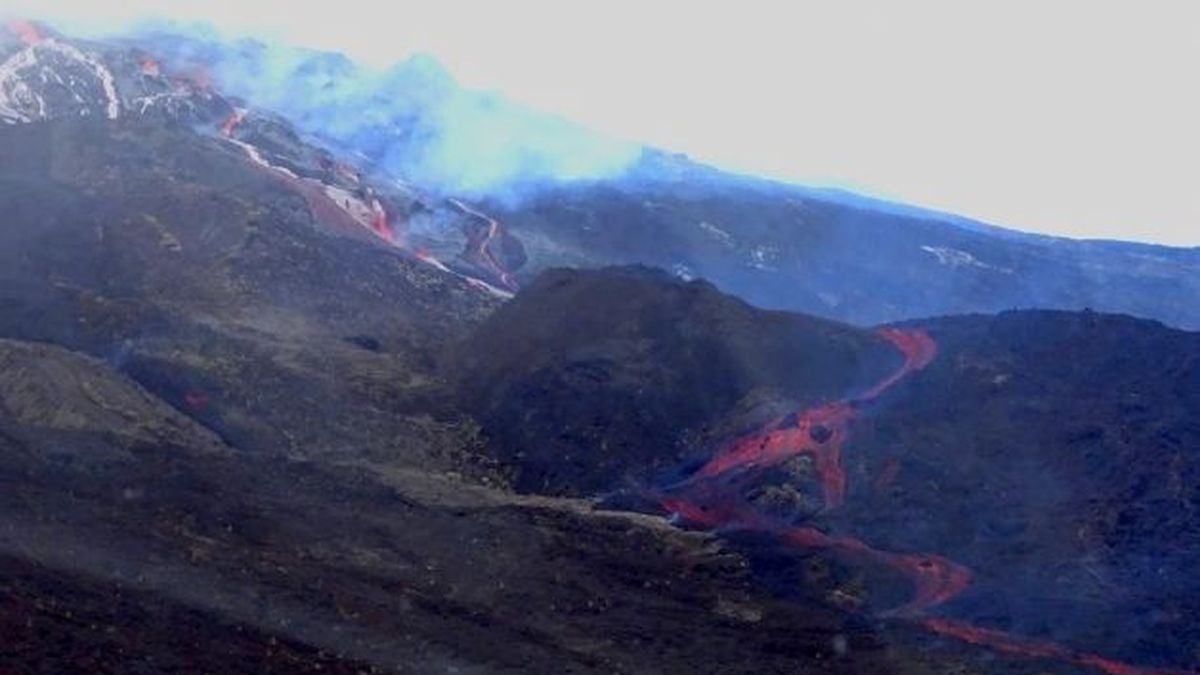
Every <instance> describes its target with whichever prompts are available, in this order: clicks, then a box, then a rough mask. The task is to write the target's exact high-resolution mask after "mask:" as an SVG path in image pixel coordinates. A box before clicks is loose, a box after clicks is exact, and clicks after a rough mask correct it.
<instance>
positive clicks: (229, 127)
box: [221, 108, 246, 138]
mask: <svg viewBox="0 0 1200 675" xmlns="http://www.w3.org/2000/svg"><path fill="white" fill-rule="evenodd" d="M244 119H246V111H245V110H243V109H241V108H234V110H233V112H232V113H230V114H229V117H226V118H225V121H224V122H223V123H222V124H221V135H222V136H224V137H226V138H230V137H232V136H233V132H235V131H237V128H238V127H239V126H240V125H241V124H242V120H244Z"/></svg>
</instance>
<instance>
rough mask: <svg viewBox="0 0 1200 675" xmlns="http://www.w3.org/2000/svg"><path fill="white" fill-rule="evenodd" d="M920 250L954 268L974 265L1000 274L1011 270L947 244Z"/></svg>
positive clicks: (1010, 272) (925, 247)
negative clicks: (986, 261)
mask: <svg viewBox="0 0 1200 675" xmlns="http://www.w3.org/2000/svg"><path fill="white" fill-rule="evenodd" d="M921 250H922V251H925V252H926V253H929V254H930V255H932V256H934V257H935V258H937V261H938V263H939V264H942V265H945V266H947V267H952V268H955V269H957V268H960V267H976V268H979V269H985V270H994V271H996V272H1000V273H1001V274H1012V270H1011V269H1009V268H1007V267H999V266H996V265H989V264H988V263H985V262H983V261H982V260H980V259H978V258H976V257H975V256H973V255H971V254H970V253H967V252H966V251H960V250H959V249H956V248H950V247H949V246H922V247H921Z"/></svg>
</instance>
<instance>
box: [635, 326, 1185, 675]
mask: <svg viewBox="0 0 1200 675" xmlns="http://www.w3.org/2000/svg"><path fill="white" fill-rule="evenodd" d="M879 335H880V336H881V337H882V338H884V339H885V340H887V341H888V342H889V343H891V345H892V346H894V347H895V348H896V349H897V350H898V351H899V352H900V353H901V355H902V356H903V357H904V360H903V363H902V364H901V366H900V367H899V368H897V369H896V370H895V371H893V372H892V373H891V374H889V375H888V376H887V377H885V378H884V379H882V380H880V381H879V382H878V383H876V384H874V385H873V386H871V387H870V388H868V389H867V390H866V391H864V392H863V393H861V394H859V395H857V396H853V397H850V398H847V399H844V400H841V401H835V402H832V403H826V404H824V405H820V406H816V407H813V408H810V409H807V410H801V411H798V412H796V413H793V414H790V415H787V416H785V417H783V418H781V419H778V420H775V421H774V422H772V423H771V424H769V425H767V427H766V428H765V429H764V430H763V431H761V432H758V433H755V434H752V435H750V436H747V437H744V438H741V439H738V440H736V441H734V442H733V443H732V444H730V445H729V447H728V448H726V449H724V450H723V451H721V452H719V453H717V454H716V455H715V456H714V457H713V458H712V459H711V460H709V461H708V462H707V463H706V464H704V465H703V466H701V467H700V469H699V470H697V471H696V472H695V473H694V474H692V475H691V476H689V477H688V478H687V479H685V480H683V481H681V482H678V483H676V484H674V485H672V486H670V487H668V488H666V489H664V490H663V491H662V492H661V493H660V494H659V498H658V501H659V503H660V504H661V505H662V507H663V508H664V509H666V510H667V511H668V512H670V513H672V514H673V516H674V518H675V519H677V520H682V521H685V522H687V523H690V524H692V525H694V526H698V527H702V528H705V529H710V530H740V531H746V532H759V533H764V534H768V535H772V536H774V537H775V539H776V540H777V541H778V542H780V543H781V544H782V545H784V546H789V547H796V548H800V549H805V550H821V551H827V552H829V553H831V554H833V555H836V556H837V557H838V558H840V559H842V560H844V561H846V562H848V563H851V564H863V565H873V566H882V567H886V568H889V569H892V570H894V571H896V572H899V573H901V574H902V575H903V576H904V577H905V578H907V579H908V580H909V582H910V583H911V585H912V596H911V597H910V598H909V600H908V601H907V602H905V603H903V604H902V605H900V606H898V607H892V608H890V609H887V610H884V611H882V612H880V616H881V617H886V618H895V619H904V620H909V621H914V622H916V623H917V624H919V625H921V626H923V627H924V628H926V629H927V630H929V631H930V632H932V633H935V634H937V635H941V636H944V637H949V638H953V639H956V640H960V641H963V642H967V643H970V644H976V645H981V646H986V647H988V648H991V649H994V650H996V651H999V652H1003V653H1007V654H1013V655H1018V656H1024V657H1030V658H1046V659H1055V660H1059V661H1066V662H1069V663H1072V664H1075V665H1079V666H1084V667H1089V668H1095V669H1097V670H1100V671H1102V672H1104V673H1107V674H1108V675H1152V674H1162V673H1167V672H1169V671H1159V670H1151V669H1145V668H1140V667H1137V666H1132V665H1129V664H1125V663H1121V662H1119V661H1114V660H1111V659H1106V658H1104V657H1101V656H1097V655H1094V654H1087V653H1084V652H1079V651H1075V650H1072V649H1070V648H1067V647H1064V646H1061V645H1058V644H1055V643H1052V642H1047V641H1042V640H1035V639H1030V638H1023V637H1020V636H1016V635H1011V634H1009V633H1005V632H1003V631H998V630H994V629H990V628H982V627H978V626H973V625H971V624H968V623H964V622H960V621H953V620H950V619H944V618H939V617H930V616H926V614H927V612H928V611H929V610H931V609H934V608H936V607H938V606H939V605H942V604H944V603H946V602H948V601H950V600H952V599H953V598H955V597H957V596H958V595H959V594H961V593H962V592H963V591H965V590H966V589H967V587H968V586H969V585H970V583H971V579H972V575H971V571H970V570H969V569H967V568H966V567H964V566H963V565H960V564H958V563H956V562H954V561H952V560H949V559H947V558H945V557H942V556H939V555H935V554H929V553H898V552H893V551H883V550H879V549H876V548H873V547H872V546H870V545H869V544H867V543H865V542H863V541H862V540H860V539H857V538H855V537H852V536H847V535H836V534H830V533H826V532H822V531H821V530H818V529H817V528H815V527H808V526H801V525H795V524H793V522H790V521H788V520H785V519H782V518H780V517H777V516H774V515H770V514H768V513H765V512H763V511H761V510H759V509H758V508H756V507H755V505H754V504H753V503H752V502H751V501H750V500H749V499H748V498H747V497H746V494H747V487H750V486H752V485H753V484H754V483H755V481H758V480H760V479H762V478H763V477H764V474H765V473H766V472H767V471H768V470H770V469H771V468H772V467H775V466H778V465H780V464H782V463H784V462H786V461H787V460H789V459H791V458H795V457H801V456H808V457H810V458H812V461H813V468H814V471H815V473H816V477H817V478H818V480H819V483H820V485H821V489H822V492H823V502H824V510H825V511H829V510H832V509H836V508H837V507H839V506H841V505H842V504H843V502H844V501H845V498H846V474H845V471H844V470H843V468H842V451H843V448H844V446H845V443H846V441H847V440H848V438H849V426H850V422H851V421H852V420H854V419H855V417H857V415H858V413H859V411H860V410H861V409H862V408H863V407H864V406H865V405H866V404H868V403H870V402H872V401H874V400H875V399H877V398H879V397H880V396H882V395H883V394H884V393H885V392H887V391H888V390H889V389H891V388H892V387H893V386H895V385H896V384H897V383H898V382H900V381H901V380H903V379H904V378H905V377H907V376H908V375H910V374H911V373H913V372H916V371H918V370H921V369H923V368H925V367H926V366H928V365H929V364H930V363H931V362H932V361H933V359H934V357H935V356H936V355H937V343H935V342H934V340H933V338H931V337H930V336H929V335H928V334H927V333H925V332H923V331H919V330H906V329H901V328H883V329H881V330H880V331H879ZM897 462H898V460H895V458H892V460H890V461H889V462H888V463H887V464H885V469H884V470H885V472H887V473H892V474H894V473H895V472H896V471H897V470H898V463H897ZM894 477H895V476H894V475H892V476H888V477H886V478H883V479H882V481H881V482H883V483H884V484H886V483H889V482H891V480H892V479H894Z"/></svg>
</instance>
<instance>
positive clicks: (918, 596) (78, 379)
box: [0, 22, 1200, 675]
mask: <svg viewBox="0 0 1200 675" xmlns="http://www.w3.org/2000/svg"><path fill="white" fill-rule="evenodd" d="M200 42H201V41H199V40H197V39H195V38H186V39H182V40H181V41H179V42H178V43H177V44H176V45H175V46H174V48H170V46H169V45H167V44H164V43H163V42H162V41H161V40H160V39H158V38H154V37H153V36H150V37H147V36H145V35H142V36H136V37H131V38H126V39H120V40H112V41H85V40H76V39H72V38H70V37H68V36H64V35H62V34H60V33H58V32H56V31H54V30H53V29H51V28H50V27H47V26H43V25H40V24H36V23H28V22H24V23H21V22H18V23H14V24H10V25H8V26H7V27H5V28H3V29H0V120H2V121H3V124H0V158H2V160H3V161H0V214H3V215H2V218H3V226H0V570H2V571H3V574H0V629H2V631H3V634H4V636H5V639H4V640H2V641H0V671H3V672H4V673H8V672H9V671H12V672H33V673H46V672H53V673H74V672H88V673H90V672H114V673H115V672H154V673H193V672H221V673H260V672H275V673H314V672H335V673H343V672H344V673H384V672H387V673H421V674H424V673H437V672H460V673H463V672H469V673H480V674H492V673H495V674H502V673H579V674H590V673H597V674H599V673H645V672H662V673H714V674H716V673H722V674H725V673H746V674H747V675H749V674H754V675H761V674H764V673H795V672H798V671H800V672H807V671H809V670H813V671H820V672H829V673H862V672H871V673H875V672H879V673H945V674H947V675H949V674H950V673H962V672H973V673H976V672H977V673H1030V674H1033V673H1044V672H1063V673H1088V672H1092V673H1094V672H1102V673H1110V674H1122V675H1124V674H1128V673H1153V672H1160V671H1161V672H1194V671H1195V669H1196V668H1197V666H1198V664H1200V660H1198V658H1197V655H1196V653H1195V651H1194V650H1195V645H1196V644H1197V643H1198V641H1197V635H1200V601H1198V600H1197V599H1198V598H1200V586H1198V584H1197V581H1196V578H1195V574H1194V570H1195V569H1196V567H1197V566H1198V565H1200V536H1198V535H1200V520H1198V517H1197V515H1196V514H1197V513H1200V509H1198V508H1197V507H1198V506H1200V493H1198V492H1197V486H1198V485H1200V463H1198V461H1197V456H1196V453H1195V452H1194V450H1195V449H1196V448H1197V447H1200V426H1198V425H1197V419H1196V411H1197V410H1200V334H1197V333H1195V332H1188V331H1186V330H1181V329H1178V328H1172V327H1168V326H1167V325H1164V324H1161V323H1158V322H1156V321H1150V320H1146V319H1137V318H1133V317H1130V316H1125V315H1115V314H1107V313H1103V312H1097V311H1005V312H1000V313H997V314H969V315H961V316H943V317H941V318H933V319H929V318H918V319H914V318H912V317H913V316H915V315H916V314H925V313H930V314H934V313H942V312H948V311H964V310H968V309H970V310H980V309H997V308H999V305H1001V304H1006V303H1013V304H1019V303H1018V299H1019V298H1022V297H1027V296H1023V295H1021V293H1023V292H1024V291H1026V290H1028V288H1030V287H1031V285H1038V287H1039V288H1045V289H1046V291H1047V292H1046V295H1043V296H1041V297H1040V298H1039V299H1038V302H1037V303H1035V304H1049V305H1064V306H1069V307H1076V306H1081V305H1082V304H1083V303H1088V304H1095V305H1096V306H1097V307H1099V308H1107V309H1122V310H1124V311H1128V312H1130V313H1134V314H1143V315H1151V316H1160V317H1161V318H1163V319H1164V320H1165V321H1168V322H1171V323H1173V324H1176V325H1180V326H1184V325H1194V324H1189V322H1190V321H1193V319H1194V316H1195V315H1194V307H1193V306H1192V304H1194V303H1190V299H1189V300H1188V301H1186V302H1185V296H1187V294H1188V293H1189V289H1190V288H1192V287H1191V286H1189V284H1190V283H1191V279H1192V277H1191V276H1189V275H1190V274H1191V273H1192V270H1193V267H1191V266H1192V265H1193V263H1192V258H1190V257H1189V256H1190V253H1189V252H1184V251H1172V250H1168V249H1161V248H1151V247H1135V246H1131V245H1130V246H1127V245H1115V244H1114V245H1108V244H1096V243H1089V244H1080V243H1067V242H1057V241H1047V240H1043V239H1040V238H1027V237H1023V236H1019V235H1015V234H1012V233H1004V232H999V231H995V230H991V229H987V228H976V227H968V226H967V225H966V224H964V223H962V222H944V221H943V220H941V219H939V218H935V217H933V216H931V215H929V214H913V213H911V212H906V213H904V214H897V213H895V212H887V213H884V212H883V211H882V210H880V209H877V208H876V206H878V205H875V206H870V207H869V208H868V207H863V205H861V204H859V205H857V206H854V207H853V208H851V206H849V205H848V204H846V203H845V202H844V200H839V199H831V198H828V196H824V197H822V196H819V195H817V196H814V195H812V194H811V193H808V192H804V191H796V190H793V189H792V188H786V187H784V186H777V185H770V184H766V183H763V182H761V181H756V180H751V179H742V178H738V177H733V176H728V175H724V174H717V173H714V172H712V171H711V170H708V169H705V168H703V167H699V166H697V165H694V164H692V163H690V162H688V161H686V160H684V159H682V158H677V157H674V158H673V157H669V156H666V155H662V154H660V153H656V152H652V151H647V152H645V153H643V154H642V156H641V159H640V160H639V163H638V165H637V166H635V167H633V168H632V169H631V171H632V173H629V174H626V175H624V176H623V177H621V178H613V177H608V178H605V179H604V180H582V179H581V180H580V181H577V182H571V183H570V184H553V185H544V186H541V188H542V189H539V190H537V191H533V192H530V193H529V194H528V195H525V196H524V198H523V199H518V200H504V199H494V198H490V197H488V196H487V195H482V194H480V193H463V194H456V193H454V192H452V191H448V190H446V189H445V186H444V185H441V186H435V185H431V184H428V183H423V182H422V181H421V180H419V177H418V176H414V175H402V174H398V172H397V171H396V170H395V167H393V166H391V165H389V163H388V162H387V161H385V158H386V157H387V156H391V155H389V154H388V153H389V152H390V153H392V155H394V154H395V153H396V152H399V151H400V149H404V148H408V149H415V148H418V146H419V143H420V142H421V140H422V138H423V134H427V133H428V132H429V131H430V127H429V126H428V124H429V123H430V122H429V120H428V119H425V118H421V117H420V115H417V117H415V118H414V117H403V116H390V115H367V114H364V115H362V120H363V124H365V125H367V127H366V128H363V127H354V126H353V125H352V126H351V127H349V131H346V129H345V128H343V129H342V130H343V131H346V134H347V135H346V136H344V137H343V136H339V135H338V134H335V133H334V130H333V129H331V128H329V127H326V126H322V125H323V124H324V123H325V122H328V120H329V117H328V116H325V115H321V114H317V113H319V112H320V110H310V112H312V113H313V114H311V115H307V116H306V115H299V114H297V109H296V108H292V107H287V109H285V110H275V109H272V108H271V107H269V106H266V105H263V104H262V103H261V101H260V99H259V98H257V97H254V96H247V95H245V94H246V93H247V92H243V91H240V90H236V89H237V88H236V87H235V86H233V85H232V84H231V83H230V82H228V81H227V70H225V68H224V67H223V65H222V64H223V63H224V61H225V59H228V58H231V57H230V52H228V51H226V48H227V47H228V46H227V45H223V44H216V45H210V46H209V48H206V49H199V48H196V49H191V48H192V47H197V45H198V44H200ZM240 48H241V49H242V50H243V51H242V52H239V53H244V54H246V55H249V56H248V58H251V59H257V58H267V56H264V52H263V51H262V50H264V49H267V48H266V47H264V46H262V45H254V44H253V43H248V44H242V45H241V46H240ZM185 52H186V53H190V54H192V55H193V57H194V58H193V59H192V61H190V62H188V61H186V60H184V59H182V58H181V56H182V54H183V53H185ZM308 56H312V55H308ZM324 56H325V57H326V58H322V59H320V60H319V62H317V63H313V62H311V61H307V60H305V59H301V62H302V63H305V64H307V70H306V71H305V72H307V74H308V75H309V76H311V79H310V80H306V81H308V82H320V81H321V80H322V78H325V79H326V80H328V79H329V78H335V79H336V78H339V77H344V78H353V77H355V66H354V65H353V64H352V63H349V62H348V61H346V60H344V59H331V58H328V55H324ZM314 58H315V57H314ZM431 68H432V67H431V66H430V65H429V64H425V65H424V66H423V67H422V70H421V75H422V77H415V76H413V77H402V75H403V74H404V73H403V72H400V73H393V76H394V77H392V78H391V79H390V80H389V81H390V83H391V84H390V86H391V87H392V89H389V90H388V91H391V92H392V93H396V94H397V95H399V94H403V93H404V92H406V91H410V90H409V89H408V87H411V86H415V85H414V83H417V84H420V85H421V86H422V87H424V89H425V93H428V94H430V96H433V97H434V98H436V96H435V95H443V94H444V95H455V96H457V95H458V94H455V93H454V91H456V90H454V89H452V87H456V85H453V82H452V81H447V80H446V79H445V78H442V77H440V76H436V75H437V73H436V72H431ZM401 71H403V68H401ZM297 86H300V85H299V84H298V85H297ZM300 91H302V92H303V91H305V90H304V89H303V88H302V87H301V89H300ZM447 92H449V93H447ZM250 93H253V92H250ZM371 99H372V101H375V104H378V105H380V106H386V105H388V104H387V102H386V101H387V99H386V97H383V98H380V99H377V97H374V95H373V94H372V95H371ZM311 100H312V101H313V105H318V104H320V103H321V99H320V98H319V97H314V98H313V99H311ZM326 103H328V101H326ZM406 105H407V104H406ZM405 109H406V110H407V111H408V112H410V113H412V112H414V111H415V112H417V113H419V112H420V110H419V109H417V108H413V107H412V106H410V105H407V107H406V108H405ZM368 111H373V112H376V113H378V112H379V110H378V109H376V108H374V107H371V108H367V109H364V112H368ZM301 112H302V111H301ZM380 120H384V121H382V122H381V121H380ZM372 125H381V126H380V127H378V128H377V127H375V126H372ZM393 133H396V134H399V135H400V136H402V137H403V138H402V140H403V141H404V143H411V145H404V143H402V144H401V145H400V146H396V145H395V144H394V143H391V142H390V141H389V139H390V138H391V134H393ZM393 140H394V139H393ZM426 140H427V139H426ZM398 147H399V149H398ZM410 159H411V158H410ZM401 165H403V166H416V165H417V163H415V162H408V161H405V162H401ZM864 241H866V242H870V244H871V246H872V248H873V249H876V248H877V249H878V250H877V251H876V250H872V255H870V256H868V255H865V254H864V253H863V248H864V244H863V242H864ZM789 247H791V248H789ZM685 254H686V255H685ZM875 254H877V255H875ZM564 262H569V263H571V265H572V267H556V266H555V265H559V264H561V263H564ZM609 262H634V263H652V264H651V265H645V264H632V265H620V266H616V267H607V266H604V265H606V264H607V263H609ZM1118 267H1119V269H1117V268H1118ZM1085 269H1086V270H1087V274H1089V275H1097V276H1094V277H1089V278H1091V279H1093V280H1095V281H1096V283H1097V284H1098V285H1099V286H1103V288H1099V286H1097V287H1088V286H1086V285H1081V284H1077V283H1076V282H1077V281H1078V277H1079V275H1081V274H1084V272H1082V271H1081V270H1085ZM1097 269H1100V270H1101V271H1100V272H1097ZM931 270H932V271H931ZM1050 270H1053V272H1051V271H1050ZM1043 274H1045V275H1048V276H1046V277H1042V276H1041V275H1043ZM697 275H699V276H704V277H711V279H712V281H708V280H705V279H699V278H693V277H695V276H697ZM1126 278H1128V279H1130V280H1131V281H1130V285H1128V286H1122V287H1119V285H1118V284H1116V283H1115V282H1114V280H1116V281H1120V280H1122V279H1126ZM880 280H885V281H886V283H885V284H880V283H877V282H879V281H880ZM868 281H869V282H870V283H872V284H875V285H874V286H873V287H872V289H871V290H870V291H869V292H868V290H867V286H866V284H867V283H868ZM921 281H927V282H928V283H916V282H921ZM1042 284H1044V285H1042ZM949 288H952V289H953V292H945V291H947V289H949ZM1054 289H1058V290H1054ZM1081 289H1082V290H1081ZM729 290H733V291H737V292H738V294H737V295H731V294H729V293H727V291H729ZM834 296H836V297H834ZM830 298H832V299H830ZM796 308H815V310H820V311H814V312H813V313H810V314H802V313H796V312H794V311H792V310H794V309H796ZM822 314H823V315H824V316H822ZM900 317H908V320H905V321H900V322H894V321H892V320H893V319H897V318H900ZM845 319H854V321H856V322H858V323H854V322H846V321H845ZM881 319H886V320H888V321H889V323H885V324H883V325H877V326H870V327H867V326H864V325H859V324H866V323H874V322H875V321H876V320H881Z"/></svg>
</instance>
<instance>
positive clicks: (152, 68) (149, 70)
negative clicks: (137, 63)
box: [142, 56, 162, 77]
mask: <svg viewBox="0 0 1200 675" xmlns="http://www.w3.org/2000/svg"><path fill="white" fill-rule="evenodd" d="M142 74H143V75H147V76H149V77H158V76H159V75H161V74H162V68H160V67H159V65H158V61H155V60H154V59H153V58H151V57H149V56H145V57H142Z"/></svg>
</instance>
